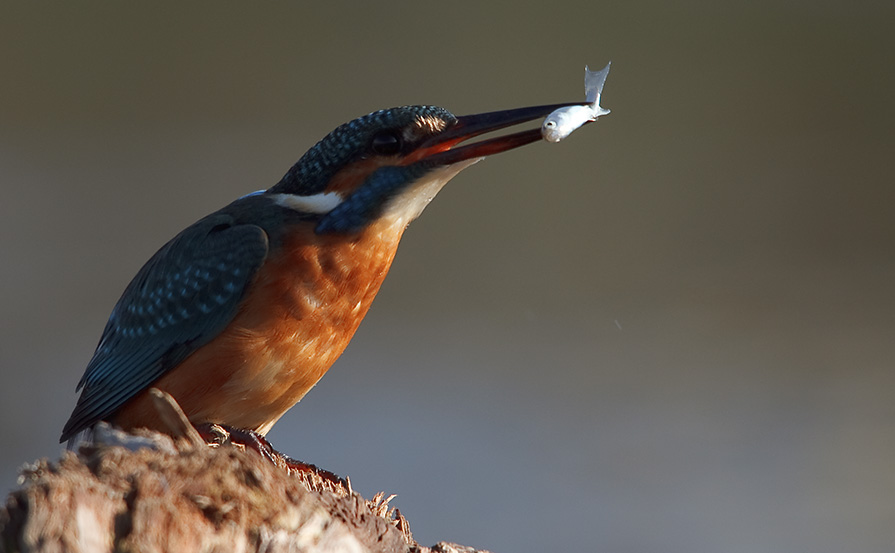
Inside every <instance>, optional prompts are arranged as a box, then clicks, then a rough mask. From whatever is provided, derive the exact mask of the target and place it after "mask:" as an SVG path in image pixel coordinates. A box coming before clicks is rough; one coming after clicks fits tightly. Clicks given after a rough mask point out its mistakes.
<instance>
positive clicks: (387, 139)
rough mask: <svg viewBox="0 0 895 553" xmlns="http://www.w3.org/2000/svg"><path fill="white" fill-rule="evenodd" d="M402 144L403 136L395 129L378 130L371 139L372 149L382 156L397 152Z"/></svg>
mask: <svg viewBox="0 0 895 553" xmlns="http://www.w3.org/2000/svg"><path fill="white" fill-rule="evenodd" d="M402 146H403V141H402V140H401V136H400V135H399V134H398V133H396V132H394V131H382V132H378V133H376V134H374V135H373V139H372V140H370V151H372V152H373V153H374V154H378V155H381V156H390V155H394V154H397V153H398V152H400V151H401V147H402Z"/></svg>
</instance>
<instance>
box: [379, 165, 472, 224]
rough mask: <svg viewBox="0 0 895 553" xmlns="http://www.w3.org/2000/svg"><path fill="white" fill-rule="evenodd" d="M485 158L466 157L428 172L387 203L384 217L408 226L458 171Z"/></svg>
mask: <svg viewBox="0 0 895 553" xmlns="http://www.w3.org/2000/svg"><path fill="white" fill-rule="evenodd" d="M483 159H485V158H484V157H476V158H472V159H466V160H463V161H460V162H457V163H454V164H451V165H448V166H446V167H440V168H438V169H435V170H433V171H430V172H429V173H426V174H425V175H423V176H422V178H420V179H419V180H418V181H417V182H415V183H413V184H411V185H410V186H408V187H407V189H405V190H403V191H402V192H401V193H400V194H398V195H397V196H395V197H394V198H392V199H391V200H390V201H389V202H388V204H386V206H385V210H384V212H383V214H382V219H388V220H391V221H392V222H393V223H395V224H398V225H401V226H407V225H408V224H410V222H411V221H413V220H414V219H416V218H417V217H419V216H420V213H422V212H423V210H424V209H426V206H427V205H429V202H431V201H432V198H434V197H435V195H436V194H438V192H439V191H441V189H442V188H443V187H444V185H445V184H447V182H448V181H449V180H451V179H452V178H454V177H455V176H457V173H459V172H460V171H462V170H463V169H466V168H467V167H469V166H470V165H472V164H473V163H476V162H479V161H481V160H483Z"/></svg>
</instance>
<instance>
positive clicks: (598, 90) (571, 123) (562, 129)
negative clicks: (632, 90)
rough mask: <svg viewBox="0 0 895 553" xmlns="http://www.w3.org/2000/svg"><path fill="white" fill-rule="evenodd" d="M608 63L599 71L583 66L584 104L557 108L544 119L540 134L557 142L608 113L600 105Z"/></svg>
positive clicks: (607, 72) (607, 73)
mask: <svg viewBox="0 0 895 553" xmlns="http://www.w3.org/2000/svg"><path fill="white" fill-rule="evenodd" d="M610 65H611V62H610V63H607V64H606V67H604V68H603V69H601V70H599V71H591V70H590V69H588V67H587V66H585V67H584V95H585V101H586V102H587V103H586V104H582V105H577V106H568V107H564V108H559V109H557V110H556V111H554V112H553V113H551V114H550V115H548V116H547V118H546V119H544V123H543V124H542V125H541V135H542V136H543V137H544V140H546V141H548V142H559V141H560V140H562V139H563V138H565V137H567V136H569V135H570V134H572V132H573V131H574V130H575V129H577V128H578V127H580V126H581V125H584V124H585V123H588V122H591V121H596V120H597V117H600V116H601V115H606V114H607V113H609V110H608V109H605V108H603V107H601V106H600V96H601V95H602V93H603V85H604V84H605V83H606V77H607V76H608V75H609V66H610Z"/></svg>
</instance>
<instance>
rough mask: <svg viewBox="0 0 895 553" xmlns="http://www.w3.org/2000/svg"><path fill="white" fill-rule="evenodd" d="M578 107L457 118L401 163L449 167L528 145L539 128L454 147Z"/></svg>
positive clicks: (566, 105)
mask: <svg viewBox="0 0 895 553" xmlns="http://www.w3.org/2000/svg"><path fill="white" fill-rule="evenodd" d="M577 105H582V104H581V103H580V102H572V103H567V104H551V105H546V106H534V107H528V108H518V109H508V110H503V111H491V112H488V113H479V114H476V115H463V116H460V117H457V122H456V123H455V124H454V125H452V126H451V127H448V128H447V129H445V130H444V131H442V132H441V133H439V134H438V135H436V136H433V137H432V138H431V139H430V140H428V141H427V142H425V143H423V144H422V145H420V146H419V148H417V150H416V151H415V152H414V153H413V154H412V155H411V156H408V158H406V159H405V160H404V163H405V164H408V163H413V162H416V161H420V160H425V161H426V162H427V163H433V164H435V165H451V164H453V163H457V162H459V161H463V160H466V159H471V158H475V157H485V156H489V155H491V154H498V153H500V152H505V151H507V150H512V149H513V148H518V147H520V146H525V145H526V144H531V143H532V142H536V141H538V140H540V139H541V128H540V126H539V127H537V128H534V129H529V130H526V131H520V132H517V133H512V134H506V135H502V136H497V137H495V138H489V139H487V140H482V141H480V142H475V143H472V144H467V145H464V146H459V147H457V148H454V146H456V145H457V144H459V143H461V142H464V141H466V140H469V139H470V138H474V137H476V136H480V135H483V134H486V133H489V132H493V131H497V130H500V129H505V128H507V127H512V126H514V125H518V124H520V123H526V122H528V121H532V120H534V119H541V118H544V117H547V116H548V115H549V114H551V113H552V112H553V111H554V110H557V109H559V108H563V107H568V106H577Z"/></svg>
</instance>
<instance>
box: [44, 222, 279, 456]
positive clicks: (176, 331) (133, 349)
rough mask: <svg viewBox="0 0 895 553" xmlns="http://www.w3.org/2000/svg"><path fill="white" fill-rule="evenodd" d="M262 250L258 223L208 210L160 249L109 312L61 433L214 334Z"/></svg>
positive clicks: (117, 401) (87, 422)
mask: <svg viewBox="0 0 895 553" xmlns="http://www.w3.org/2000/svg"><path fill="white" fill-rule="evenodd" d="M267 252H268V237H267V234H266V233H265V232H264V230H262V229H261V228H260V227H258V226H255V225H248V224H234V222H233V219H232V217H231V216H230V215H228V214H226V213H218V214H213V215H210V216H208V217H206V218H204V219H202V220H200V221H199V222H197V223H196V224H194V225H193V226H191V227H189V228H187V229H186V230H184V231H183V232H181V233H180V234H179V235H177V236H176V237H175V238H174V239H172V240H171V241H170V242H168V244H166V245H165V246H164V247H163V248H162V249H160V250H159V251H158V252H157V253H156V254H155V255H154V256H153V257H152V259H150V260H149V261H148V262H147V263H146V265H144V266H143V268H142V269H141V270H140V272H139V273H138V274H137V276H136V277H134V280H133V281H131V283H130V284H129V285H128V287H127V289H126V290H125V291H124V294H122V296H121V299H119V300H118V303H117V304H116V305H115V308H114V309H113V310H112V315H111V316H110V317H109V322H108V323H107V324H106V328H105V330H104V331H103V335H102V338H101V339H100V342H99V345H98V346H97V348H96V352H95V353H94V355H93V359H91V361H90V363H89V364H88V366H87V370H86V371H85V373H84V376H83V378H81V381H80V382H79V383H78V389H79V390H80V389H82V388H83V392H82V393H81V397H80V398H79V399H78V403H77V405H76V406H75V410H74V412H73V413H72V415H71V418H70V419H69V420H68V422H67V423H66V425H65V428H64V429H63V431H62V438H61V439H60V441H65V440H68V439H69V438H71V437H72V436H74V435H75V434H77V433H78V432H80V431H81V430H84V429H86V428H89V427H91V426H92V425H94V424H95V423H97V422H99V421H101V420H103V419H105V418H107V417H108V416H109V415H111V414H112V413H114V412H115V410H117V409H118V408H119V407H121V405H123V404H124V403H125V402H126V401H128V400H129V399H131V398H132V397H134V396H135V395H136V394H137V393H139V392H140V391H142V390H144V389H146V388H147V387H149V386H150V385H151V384H152V383H153V382H154V381H155V380H157V379H158V378H159V377H161V376H162V375H163V374H164V373H165V372H167V371H168V370H170V369H171V368H173V367H175V366H176V365H178V364H179V363H180V362H181V361H183V360H184V359H185V358H186V357H187V356H188V355H190V354H191V353H193V352H194V351H196V350H197V349H198V348H200V347H201V346H203V345H205V344H206V343H208V342H209V341H210V340H211V339H212V338H214V337H215V336H217V335H218V334H219V333H220V332H221V331H222V330H223V329H224V328H225V327H226V326H227V325H228V324H229V323H230V322H231V321H232V320H233V318H234V317H235V316H236V313H237V310H238V308H239V303H240V301H241V300H242V298H243V297H244V296H245V294H246V290H247V288H248V287H249V284H250V283H251V282H252V279H253V277H254V275H255V273H256V271H257V270H258V268H259V267H260V266H261V264H262V263H263V262H264V259H265V258H266V256H267Z"/></svg>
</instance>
